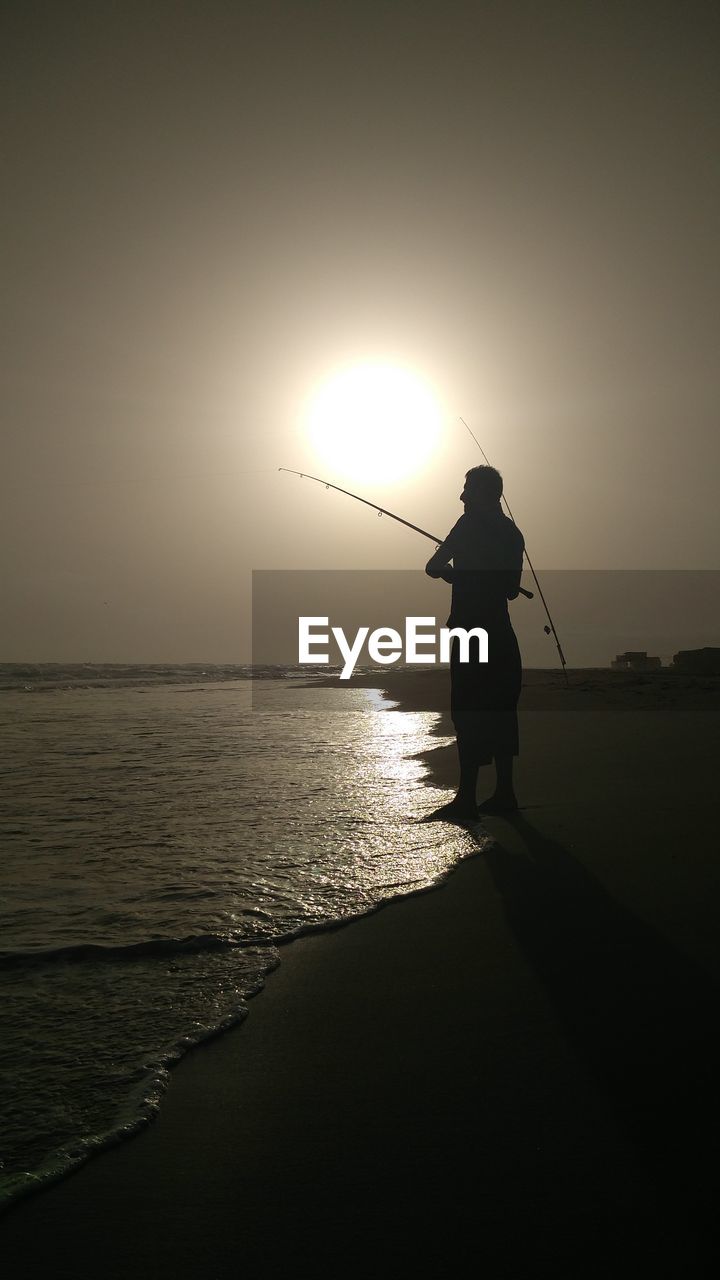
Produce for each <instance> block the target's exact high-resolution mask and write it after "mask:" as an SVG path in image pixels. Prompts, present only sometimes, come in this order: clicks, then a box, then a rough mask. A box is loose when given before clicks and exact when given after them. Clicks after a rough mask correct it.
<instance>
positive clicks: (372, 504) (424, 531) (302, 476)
mask: <svg viewBox="0 0 720 1280" xmlns="http://www.w3.org/2000/svg"><path fill="white" fill-rule="evenodd" d="M278 471H285V472H287V474H288V475H289V476H299V477H300V479H301V480H315V481H316V483H317V484H324V485H325V488H326V489H335V490H336V492H337V493H344V494H345V497H346V498H354V499H355V501H356V502H364V503H365V506H366V507H372V509H373V511H377V513H378V515H380V516H389V517H390V519H391V520H397V522H398V524H404V525H405V527H406V529H412V530H413V532H414V533H421V534H422V536H423V538H429V539H430V541H431V542H434V543H435V546H436V547H439V546H440V545H441V543H442V542H443V541H444V539H443V538H436V537H435V534H434V533H428V531H427V529H421V528H420V526H419V525H417V524H411V523H410V521H409V520H403V518H402V516H396V515H395V512H394V511H388V509H387V507H379V506H378V505H377V503H376V502H370V501H368V499H367V498H361V497H360V495H359V494H358V493H351V492H350V490H349V489H341V488H340V485H339V484H331V483H330V481H329V480H321V479H320V476H311V475H308V473H307V471H293V470H292V469H291V468H290V467H278ZM529 563H530V562H529V561H528V564H529ZM536 581H537V579H536ZM519 590H520V595H521V596H526V597H527V599H528V600H532V598H533V593H532V591H526V590H525V588H524V587H520V588H519Z"/></svg>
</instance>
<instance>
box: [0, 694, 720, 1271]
mask: <svg viewBox="0 0 720 1280" xmlns="http://www.w3.org/2000/svg"><path fill="white" fill-rule="evenodd" d="M446 682H447V674H446V673H443V672H437V673H436V672H420V673H417V674H413V675H408V674H406V673H402V672H400V673H396V674H393V675H384V676H383V678H382V680H381V681H379V680H378V679H377V678H374V677H369V678H368V683H372V684H374V685H375V686H377V685H378V684H379V683H382V685H383V687H384V688H385V689H386V690H387V691H388V692H389V694H390V696H391V697H393V698H395V699H397V700H398V701H399V702H400V704H401V706H403V707H404V708H406V709H410V710H413V709H423V710H438V711H442V710H444V708H445V705H446V702H447V684H446ZM719 706H720V689H718V681H712V680H709V679H706V680H701V679H696V680H689V679H687V678H683V679H681V678H679V677H673V676H672V675H671V674H668V673H656V674H655V673H654V674H653V675H652V676H646V677H640V676H638V677H635V676H627V677H626V676H624V675H622V676H615V675H611V674H610V673H603V672H574V673H571V686H570V688H568V689H566V688H564V687H563V684H562V681H561V680H560V678H559V677H558V676H557V675H553V674H548V673H533V672H530V673H528V677H527V684H526V688H525V689H524V692H523V698H522V701H521V756H520V760H519V765H518V792H519V796H520V800H521V805H522V808H521V810H520V812H519V813H518V814H517V815H512V816H511V817H509V818H507V819H504V818H487V819H486V821H485V826H486V829H487V831H489V832H490V834H491V835H492V836H493V837H494V838H495V841H496V843H495V844H494V845H493V846H492V847H491V849H490V850H489V852H486V853H483V854H481V855H479V856H477V857H474V858H470V859H469V860H468V861H466V862H464V863H462V864H461V865H460V866H459V868H458V869H457V870H456V871H455V872H454V873H453V874H452V875H451V876H450V878H449V879H448V881H447V882H446V883H445V884H444V885H442V886H440V887H438V888H435V889H433V890H430V891H428V892H427V893H424V894H421V895H419V896H415V897H412V898H406V899H402V900H396V901H394V902H391V903H390V904H388V905H386V906H385V907H383V908H382V909H381V910H379V911H377V912H376V913H374V914H373V915H371V916H366V917H363V918H361V919H359V920H356V921H354V922H352V923H350V924H349V925H346V926H344V927H342V928H338V929H334V930H331V931H326V932H322V933H317V934H314V935H311V936H307V937H305V938H302V939H299V940H297V941H295V942H292V943H290V944H288V945H286V946H284V947H283V948H282V963H281V966H280V968H279V969H278V970H276V971H275V972H274V973H273V974H271V975H270V977H269V978H268V980H267V983H266V986H265V989H264V990H263V992H262V993H261V994H260V995H259V996H258V997H257V998H256V999H255V1000H253V1002H252V1007H251V1012H250V1016H249V1018H248V1019H247V1021H246V1022H245V1023H244V1024H243V1025H242V1026H241V1027H239V1028H237V1029H235V1030H233V1031H230V1032H228V1033H226V1034H225V1035H223V1036H220V1037H218V1038H217V1039H215V1040H214V1041H212V1042H210V1043H207V1044H205V1045H203V1046H202V1047H200V1048H199V1049H197V1050H195V1051H192V1052H191V1053H190V1054H188V1056H187V1057H186V1058H185V1059H184V1060H183V1061H182V1062H181V1063H180V1064H179V1066H178V1067H177V1068H176V1069H175V1070H174V1072H173V1076H172V1082H171V1086H170V1089H169V1091H168V1094H167V1097H166V1098H165V1101H164V1103H163V1106H162V1109H161V1112H160V1115H159V1118H158V1119H157V1120H156V1121H155V1122H154V1123H153V1124H152V1125H151V1126H150V1127H148V1128H147V1129H146V1130H144V1131H143V1132H142V1133H141V1134H139V1135H138V1136H137V1137H135V1138H134V1139H132V1140H131V1141H128V1142H126V1143H123V1144H120V1145H119V1146H117V1147H115V1148H113V1149H112V1150H109V1151H107V1152H105V1153H103V1154H102V1155H100V1156H98V1157H97V1158H95V1159H93V1160H91V1161H90V1162H89V1163H87V1164H86V1165H85V1166H84V1167H83V1168H82V1169H80V1170H79V1171H78V1172H77V1173H76V1174H74V1175H73V1176H72V1177H70V1178H68V1179H66V1180H65V1181H63V1182H61V1183H58V1184H56V1185H55V1186H53V1187H51V1188H49V1189H48V1190H46V1191H44V1192H42V1193H40V1194H38V1195H35V1196H33V1197H29V1198H27V1199H26V1200H24V1201H22V1202H20V1203H19V1204H17V1205H16V1206H15V1207H14V1208H13V1209H12V1210H11V1212H10V1213H8V1215H7V1216H6V1218H5V1219H4V1221H3V1224H2V1236H3V1243H4V1253H5V1257H6V1258H7V1266H8V1274H11V1275H13V1276H16V1277H26V1276H28V1277H29V1276H34V1275H37V1274H45V1275H47V1276H53V1277H55V1276H57V1277H65V1276H67V1277H70V1276H72V1277H75V1278H77V1280H81V1278H82V1280H86V1278H87V1280H90V1278H91V1277H92V1278H93V1280H95V1278H96V1277H99V1276H103V1277H105V1276H107V1277H127V1278H128V1280H129V1278H130V1277H138V1278H140V1277H142V1278H143V1280H145V1278H147V1280H150V1278H151V1277H153V1278H156V1277H163V1278H164V1277H185V1276H188V1277H189V1276H196V1275H198V1276H199V1275H203V1276H208V1277H213V1278H217V1280H220V1278H222V1280H224V1278H225V1277H235V1276H241V1275H246V1274H247V1275H252V1274H264V1275H281V1274H286V1273H287V1272H288V1271H290V1270H292V1271H300V1272H302V1271H309V1272H310V1273H312V1274H314V1275H323V1276H325V1275H327V1276H343V1275H350V1274H352V1275H355V1274H357V1275H360V1274H362V1275H366V1274H374V1275H377V1274H380V1275H385V1274H388V1275H389V1274H394V1273H395V1272H396V1271H398V1270H399V1268H400V1267H401V1266H402V1267H410V1268H411V1269H412V1270H413V1271H414V1272H415V1273H416V1274H418V1275H427V1276H439V1275H455V1274H458V1273H459V1272H460V1270H461V1268H463V1269H465V1268H468V1267H471V1266H472V1267H475V1268H477V1269H478V1271H479V1272H481V1273H484V1274H485V1275H486V1276H487V1277H491V1278H492V1280H494V1278H495V1277H507V1278H508V1280H512V1278H513V1277H524V1276H526V1275H527V1276H530V1275H533V1276H538V1275H540V1276H544V1275H548V1276H557V1275H559V1274H563V1275H568V1276H569V1275H573V1276H583V1277H586V1276H593V1277H595V1276H597V1277H610V1276H613V1277H614V1276H618V1275H632V1276H641V1275H645V1274H647V1275H659V1274H670V1273H672V1272H676V1271H677V1270H678V1268H679V1267H682V1268H683V1272H684V1274H685V1275H689V1276H696V1275H700V1274H706V1273H707V1274H710V1272H711V1271H712V1268H710V1270H709V1271H706V1268H707V1262H706V1261H702V1262H701V1259H703V1258H704V1257H705V1258H706V1256H707V1252H708V1248H709V1247H711V1245H712V1235H713V1218H714V1215H715V1207H716V1197H717V1190H718V1186H717V1181H718V1180H717V1173H716V1150H717V1138H718V1124H717V1076H718V1068H719V1067H720V1060H719V1059H720V1054H718V1050H717V1047H716V1045H715V1043H714V1022H715V1018H716V1011H717V1006H718V990H719V988H720V950H719V948H718V930H717V922H718V888H719V887H720V885H719V882H720V872H719V871H718V864H717V858H716V848H717V831H718V822H719V819H720V814H719V813H718V801H717V798H716V777H717V768H718V758H719V755H720V751H719V748H720V734H719V732H718V728H719V725H720V719H719V717H718V707H719ZM439 729H440V730H441V731H442V732H444V733H448V732H449V731H450V730H449V725H448V723H447V721H444V722H442V723H441V724H440V726H439ZM425 762H426V764H427V766H428V769H429V778H430V779H431V780H432V781H433V782H434V783H435V785H439V786H447V787H448V788H450V787H452V786H453V783H454V780H455V754H454V747H453V746H446V745H439V746H438V748H437V749H436V750H434V751H432V752H430V753H429V755H428V756H427V757H426V761H425ZM488 790H489V784H488ZM431 807H432V804H431V803H430V802H429V804H428V808H431ZM418 830H419V831H420V832H421V831H422V828H418Z"/></svg>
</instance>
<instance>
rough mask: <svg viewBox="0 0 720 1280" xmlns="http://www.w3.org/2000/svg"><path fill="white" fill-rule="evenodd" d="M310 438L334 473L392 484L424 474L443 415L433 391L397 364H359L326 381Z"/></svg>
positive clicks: (312, 408) (311, 415) (312, 409)
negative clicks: (421, 472)
mask: <svg viewBox="0 0 720 1280" xmlns="http://www.w3.org/2000/svg"><path fill="white" fill-rule="evenodd" d="M306 430H307V435H308V438H309V440H310V443H311V444H312V446H313V449H314V450H315V452H316V454H317V456H318V458H319V459H320V460H321V461H322V462H323V463H324V464H325V465H326V466H328V467H331V468H332V469H333V473H334V474H336V475H338V476H342V477H343V478H344V479H346V480H355V481H358V482H360V483H374V484H391V483H392V482H393V481H396V480H401V479H406V478H408V477H410V476H412V475H415V474H416V473H417V472H418V471H420V470H422V468H423V467H424V466H426V465H427V463H428V462H429V461H430V459H431V458H432V456H433V454H434V452H435V450H436V448H437V446H438V444H439V441H440V434H441V430H442V414H441V411H440V406H439V404H438V402H437V400H436V398H435V395H434V394H433V392H432V390H431V389H430V387H429V386H428V385H427V383H426V382H424V380H423V379H422V378H421V377H420V376H419V375H418V374H416V373H414V372H413V371H412V370H410V369H405V368H402V367H401V366H400V365H394V364H356V365H351V366H349V367H348V368H344V369H341V370H340V371H339V372H337V373H334V374H333V375H332V376H331V377H329V378H327V379H326V380H325V381H324V382H323V383H322V384H321V385H320V387H319V388H318V390H317V391H316V392H315V394H314V396H313V397H312V399H311V401H310V405H309V410H308V414H307V427H306Z"/></svg>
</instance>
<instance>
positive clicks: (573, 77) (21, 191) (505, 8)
mask: <svg viewBox="0 0 720 1280" xmlns="http://www.w3.org/2000/svg"><path fill="white" fill-rule="evenodd" d="M2 13H3V30H2V46H3V49H4V54H3V59H4V67H3V81H4V90H3V93H4V101H3V120H4V123H5V132H6V139H5V144H4V176H5V182H4V188H5V198H4V201H3V205H4V212H3V215H2V221H3V227H2V244H3V253H4V273H3V274H4V286H3V298H4V302H3V306H4V317H5V318H4V341H3V346H2V399H3V412H2V437H3V438H2V454H1V455H0V456H1V457H2V473H1V479H0V496H1V501H2V515H1V522H2V538H1V539H0V557H1V568H2V599H3V622H2V636H1V637H0V659H2V660H8V661H9V660H16V661H20V660H31V661H32V660H36V661H37V660H58V661H65V660H76V661H108V660H118V661H153V660H157V661H161V660H165V661H184V660H187V661H192V660H207V661H213V660H215V661H228V662H231V661H241V660H243V659H244V658H247V657H248V652H249V650H248V643H249V634H250V631H249V616H248V615H249V600H250V592H249V575H250V570H251V569H252V568H278V569H280V568H282V569H285V568H287V569H290V568H308V569H311V568H312V569H316V568H322V567H332V568H342V567H344V566H347V567H352V568H412V567H418V566H419V565H422V564H423V563H424V560H425V558H426V555H427V553H428V552H429V551H430V550H431V548H430V544H426V543H424V542H423V541H422V540H421V539H418V538H417V537H416V536H415V535H413V534H411V533H409V532H407V531H404V530H402V529H400V528H399V527H398V526H393V525H391V524H390V523H389V522H388V521H386V520H383V521H378V520H376V519H375V518H374V516H373V515H372V513H368V512H367V509H365V508H362V507H361V506H360V505H359V504H355V503H352V502H349V501H348V500H346V499H343V498H341V497H340V496H339V495H336V494H332V493H330V494H328V493H325V492H324V491H323V490H322V489H320V488H318V487H317V486H312V485H310V484H309V483H307V482H305V483H302V482H300V481H299V480H295V479H294V478H293V477H289V476H284V475H279V474H278V473H277V470H276V468H277V467H278V466H279V465H285V466H288V467H297V468H298V469H307V470H317V469H318V468H319V466H320V464H319V463H318V460H317V458H315V457H313V455H312V453H311V451H310V448H309V445H308V443H307V441H306V439H305V437H304V435H303V432H302V429H301V423H302V415H303V412H304V407H305V405H306V403H307V400H308V396H309V394H310V392H311V391H312V389H313V388H314V387H315V386H316V385H317V384H318V382H319V381H320V380H321V379H322V378H323V377H324V376H325V375H326V374H329V373H330V372H332V371H333V370H334V369H336V368H337V367H338V366H341V365H343V364H344V363H352V362H355V361H358V360H363V359H376V360H377V359H381V360H386V361H390V362H397V363H398V364H400V365H403V366H409V367H411V368H413V369H415V370H417V372H418V373H420V374H421V375H422V376H423V377H424V378H426V379H427V381H428V382H429V383H430V384H431V385H432V386H433V387H434V389H435V391H436V393H437V395H438V398H439V400H440V402H441V405H442V410H443V414H444V423H445V427H444V437H443V443H442V447H441V449H440V450H439V452H438V455H437V457H436V458H435V460H434V463H433V465H432V467H431V468H430V469H428V470H426V471H425V472H424V473H423V474H422V475H420V476H417V477H415V478H414V479H413V480H412V481H407V482H404V483H395V484H393V485H392V486H391V487H387V488H380V489H376V490H375V491H373V492H369V491H368V488H367V486H365V488H364V492H365V493H366V496H368V497H370V498H372V497H373V496H374V495H375V493H377V495H378V497H377V500H379V501H380V502H383V503H385V504H386V505H387V506H389V507H391V508H392V509H394V510H397V511H399V512H400V513H401V514H404V515H405V516H406V517H407V518H409V519H411V520H413V521H415V522H417V523H419V524H421V525H423V526H424V527H426V528H429V529H431V530H437V531H439V532H440V533H443V532H445V531H446V530H447V529H448V528H449V527H450V525H451V524H452V523H453V522H454V520H455V519H456V518H457V516H458V515H459V513H460V508H459V505H458V502H457V495H458V493H459V483H460V480H461V476H462V473H463V471H464V470H465V469H466V468H467V467H469V466H472V465H475V464H476V463H477V462H478V461H480V460H481V459H480V458H479V456H478V455H477V452H476V451H475V448H474V445H473V443H472V441H471V440H469V438H468V437H467V435H466V434H465V433H464V431H463V428H462V427H461V426H460V424H459V422H458V415H459V414H462V415H463V416H464V417H466V418H467V419H468V420H469V421H470V422H471V424H472V426H473V428H474V430H475V431H476V432H477V434H478V435H479V437H480V439H481V441H482V443H483V447H484V448H485V450H486V452H487V453H488V454H489V455H490V457H491V460H492V461H494V462H495V463H496V464H497V465H498V466H499V467H500V469H501V470H502V471H503V473H504V476H505V481H506V489H507V493H508V496H509V498H510V502H511V505H512V507H513V510H514V512H515V515H516V518H517V519H518V522H519V524H520V525H521V527H522V528H523V530H524V533H525V536H526V540H527V544H528V547H529V549H530V551H531V555H532V556H533V559H534V561H535V564H536V566H537V567H539V568H542V567H543V566H546V567H548V568H552V569H556V568H572V569H583V568H593V569H597V568H624V569H627V568H655V569H678V568H705V569H707V568H717V567H718V545H719V539H718V532H719V530H718V523H719V521H718V514H717V511H718V503H717V494H716V490H717V476H718V462H719V460H720V459H719V453H720V445H719V444H718V431H717V403H718V380H719V379H718V364H719V362H718V358H717V351H716V345H717V344H716V338H717V329H718V325H717V310H718V298H719V297H720V292H719V290H718V257H719V255H720V248H719V242H718V232H717V228H718V194H719V183H718V157H719V156H720V147H719V146H718V142H719V139H718V121H719V118H720V113H719V111H718V97H719V95H720V78H719V77H718V74H717V68H718V54H719V52H720V42H719V40H718V35H719V32H720V11H719V10H718V8H717V5H715V4H711V3H707V4H704V3H692V2H690V3H673V4H669V3H661V2H660V0H652V2H649V3H642V2H640V3H634V4H628V3H627V0H624V3H612V0H610V2H603V3H600V0H595V2H593V3H583V2H582V0H574V2H569V0H568V2H566V3H554V2H552V0H548V2H547V3H541V2H539V0H535V2H533V3H531V2H530V0H528V2H527V3H513V2H512V0H499V2H498V3H484V2H483V0H477V2H476V3H474V4H453V3H452V2H450V3H442V4H441V3H440V2H439V0H434V3H425V2H424V0H414V2H412V3H411V2H410V0H394V2H391V0H383V2H380V0H363V2H362V3H360V0H345V2H343V0H334V2H333V3H328V2H319V3H313V2H311V0H308V2H306V3H299V2H298V3H288V2H287V0H285V2H281V3H280V2H278V3H273V2H265V3H249V2H243V0H236V2H235V3H230V0H225V2H224V3H220V2H219V0H202V3H200V2H198V3H189V2H184V0H174V2H172V3H159V2H158V0H144V3H141V4H134V3H131V2H127V0H125V2H122V3H110V0H92V2H88V3H72V0H67V2H63V3H57V2H56V0H55V2H53V3H45V4H36V3H33V2H32V0H17V2H16V3H6V4H5V5H3V7H2ZM321 474H322V471H321ZM328 478H329V479H333V478H335V477H333V476H332V475H329V476H328ZM350 487H352V485H351V486H350ZM533 607H534V606H533ZM438 611H439V613H441V612H442V607H440V606H439V610H438ZM561 621H562V619H561V618H559V617H556V622H557V623H558V629H559V630H560V629H561ZM540 622H541V619H538V623H539V624H540ZM617 630H618V628H617V626H613V628H612V633H613V636H614V635H615V634H616V632H617ZM633 638H635V637H633ZM678 647H679V645H678ZM670 648H672V644H670ZM569 657H570V658H571V657H572V655H569Z"/></svg>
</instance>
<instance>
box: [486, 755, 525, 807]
mask: <svg viewBox="0 0 720 1280" xmlns="http://www.w3.org/2000/svg"><path fill="white" fill-rule="evenodd" d="M514 762H515V758H514V756H511V755H501V756H495V773H496V777H497V780H496V783H495V793H494V795H491V796H490V798H489V799H488V800H485V801H483V803H482V804H481V805H478V808H479V810H480V813H502V812H503V811H505V812H507V811H508V810H513V809H517V807H518V802H517V796H516V795H515V788H514V787H513V764H514Z"/></svg>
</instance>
